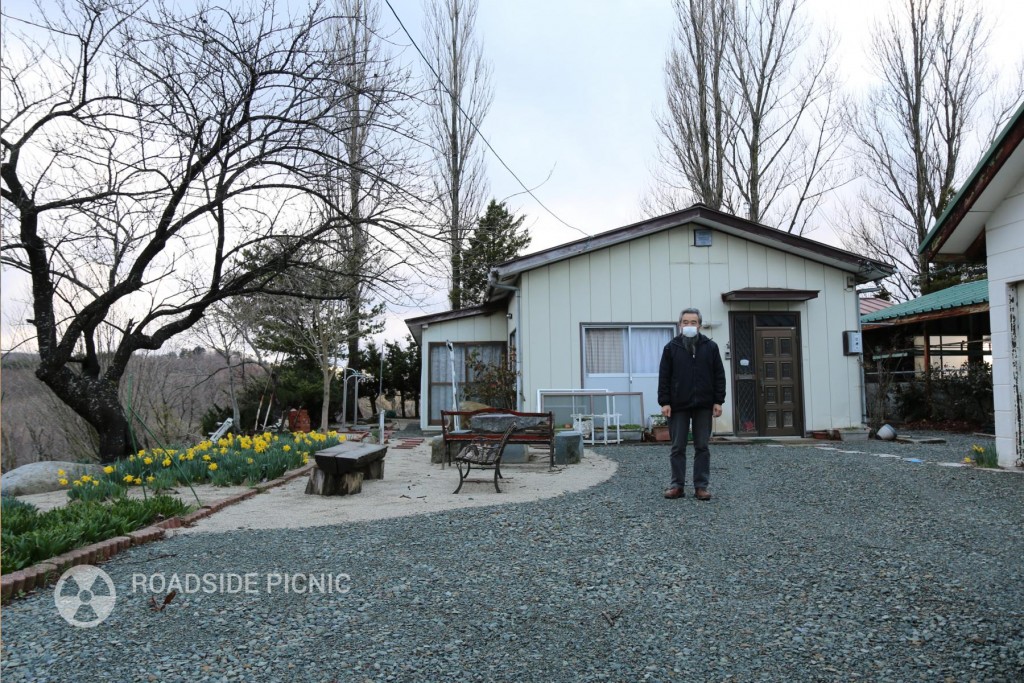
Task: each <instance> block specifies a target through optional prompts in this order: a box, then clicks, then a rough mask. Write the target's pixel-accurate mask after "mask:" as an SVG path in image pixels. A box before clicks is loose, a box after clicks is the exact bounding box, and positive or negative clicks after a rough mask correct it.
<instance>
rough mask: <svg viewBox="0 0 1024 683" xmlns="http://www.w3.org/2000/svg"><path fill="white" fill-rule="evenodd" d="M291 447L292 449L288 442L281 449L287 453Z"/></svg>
mask: <svg viewBox="0 0 1024 683" xmlns="http://www.w3.org/2000/svg"><path fill="white" fill-rule="evenodd" d="M291 449H292V447H291V446H289V445H288V444H285V445H284V447H283V448H282V449H281V450H282V451H284V452H285V453H287V452H288V451H290V450H291Z"/></svg>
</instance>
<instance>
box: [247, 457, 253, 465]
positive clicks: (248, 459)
mask: <svg viewBox="0 0 1024 683" xmlns="http://www.w3.org/2000/svg"><path fill="white" fill-rule="evenodd" d="M245 462H246V463H248V464H250V465H251V464H253V462H255V461H254V460H253V459H252V458H246V459H245Z"/></svg>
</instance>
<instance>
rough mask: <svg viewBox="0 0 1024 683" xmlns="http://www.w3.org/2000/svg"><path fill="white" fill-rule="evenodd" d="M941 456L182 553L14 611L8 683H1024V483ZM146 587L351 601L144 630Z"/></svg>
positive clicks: (237, 608) (731, 473)
mask: <svg viewBox="0 0 1024 683" xmlns="http://www.w3.org/2000/svg"><path fill="white" fill-rule="evenodd" d="M949 438H950V443H949V444H947V445H945V446H907V445H901V444H886V443H881V442H868V443H861V444H832V443H829V444H821V445H826V446H830V447H841V448H843V449H844V450H859V451H863V452H862V453H839V452H837V451H824V450H820V449H818V448H815V447H813V446H810V447H808V446H804V447H796V446H786V447H781V448H779V447H771V446H767V445H756V446H717V447H715V448H714V449H713V456H712V487H711V490H712V492H713V493H714V495H715V499H714V500H713V501H712V502H710V503H701V502H698V501H696V500H694V499H693V498H692V496H691V492H690V491H688V492H687V495H688V497H687V498H685V499H683V500H675V501H668V500H664V499H663V498H662V497H661V491H662V488H663V486H664V485H665V484H666V483H667V476H668V463H667V453H666V449H665V448H664V447H661V446H633V447H619V448H614V447H613V448H604V449H601V452H602V453H604V454H606V455H608V456H610V457H613V458H615V459H616V460H618V461H619V463H620V466H619V470H618V473H617V474H616V475H615V476H614V477H613V478H612V479H611V480H610V481H608V482H607V483H605V484H602V485H600V486H598V487H597V488H595V489H591V490H589V491H586V492H583V493H577V494H571V495H568V496H564V497H561V498H556V499H551V500H546V501H541V502H536V503H531V504H524V505H514V506H501V507H494V508H483V509H480V508H478V509H465V510H457V511H453V512H450V513H440V514H434V515H425V516H417V517H408V518H399V519H390V520H386V521H376V522H363V523H356V524H349V525H345V526H336V527H320V528H312V529H305V530H301V531H294V530H274V531H260V532H233V533H225V534H201V535H189V536H181V537H177V538H174V539H170V540H166V541H163V542H160V543H157V544H153V545H150V546H143V547H141V548H136V549H133V550H132V551H130V552H127V553H124V554H122V555H119V556H118V557H117V558H116V559H114V560H113V561H111V562H108V563H107V564H105V565H104V566H103V568H104V569H105V570H106V571H108V572H109V573H110V574H111V576H112V577H113V579H114V582H115V585H116V587H117V589H118V592H119V598H118V603H117V605H116V608H115V609H114V612H113V614H112V615H111V616H110V618H109V619H107V621H105V622H104V623H103V624H101V625H100V626H98V627H97V628H93V629H78V628H73V627H71V626H68V625H67V624H65V623H64V621H63V620H61V618H60V617H59V616H58V615H57V613H56V610H55V609H54V603H53V593H52V590H48V591H44V592H41V593H40V594H39V595H34V596H30V597H28V598H27V599H23V600H19V601H16V602H14V603H13V604H11V605H10V606H7V607H5V608H4V609H3V620H2V628H3V636H4V637H3V649H2V655H3V661H2V675H3V680H4V681H5V683H6V682H9V681H27V680H33V681H72V680H74V681H92V680H96V681H156V680H160V681H234V680H239V681H241V680H245V681H364V680H367V681H448V680H464V681H476V680H480V681H490V680H495V681H538V682H540V681H544V682H545V683H547V682H550V681H640V680H650V681H667V680H683V679H685V680H709V681H725V680H735V681H793V680H801V681H804V680H825V681H833V680H843V681H849V680H866V681H901V682H902V681H916V680H922V681H946V680H950V681H970V680H976V681H1021V680H1024V475H1020V474H1006V473H1003V474H1000V473H991V472H983V471H979V470H974V469H959V468H950V467H940V466H938V465H937V464H935V463H937V462H939V461H946V462H951V461H957V460H960V459H961V458H962V457H963V455H965V454H966V453H967V450H968V449H969V447H970V444H971V443H974V442H977V441H978V439H976V438H971V437H949ZM879 454H894V455H899V456H901V457H916V458H919V459H921V460H924V461H925V462H922V463H912V462H907V461H904V460H899V459H895V458H883V457H879ZM473 495H498V494H491V493H486V494H485V493H480V494H475V493H474V494H473ZM157 571H159V572H163V573H165V574H167V575H170V574H171V573H174V572H177V573H178V574H179V575H183V574H185V573H190V572H191V573H198V574H201V573H204V572H234V573H239V574H242V573H246V572H255V573H257V574H260V575H261V576H265V575H266V574H267V573H270V572H274V571H288V572H295V573H320V572H334V573H338V572H344V573H347V574H349V575H350V577H351V582H350V587H351V590H350V592H348V593H347V594H344V595H338V594H334V595H329V594H319V593H317V594H298V595H296V594H292V593H289V594H284V593H282V592H280V591H279V590H278V591H275V592H273V593H270V594H267V593H264V592H261V593H260V594H257V595H249V596H240V595H223V594H193V595H185V596H179V597H177V598H176V599H175V600H174V601H173V602H171V604H170V605H169V606H168V607H167V609H166V610H165V611H163V612H156V611H153V610H152V609H151V608H150V607H149V606H148V605H147V601H148V596H145V595H142V594H132V593H131V575H132V573H133V572H140V573H145V574H149V573H150V572H157Z"/></svg>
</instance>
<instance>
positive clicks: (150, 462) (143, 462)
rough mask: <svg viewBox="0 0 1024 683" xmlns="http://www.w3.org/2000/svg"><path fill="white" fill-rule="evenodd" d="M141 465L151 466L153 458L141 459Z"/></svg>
mask: <svg viewBox="0 0 1024 683" xmlns="http://www.w3.org/2000/svg"><path fill="white" fill-rule="evenodd" d="M142 464H143V465H152V464H153V458H143V459H142Z"/></svg>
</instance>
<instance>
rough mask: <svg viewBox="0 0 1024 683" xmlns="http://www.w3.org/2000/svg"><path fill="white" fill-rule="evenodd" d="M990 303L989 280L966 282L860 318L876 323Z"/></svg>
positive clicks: (862, 320) (866, 321) (863, 320)
mask: <svg viewBox="0 0 1024 683" xmlns="http://www.w3.org/2000/svg"><path fill="white" fill-rule="evenodd" d="M984 303H988V280H977V281H976V282H965V283H964V284H962V285H954V286H952V287H948V288H946V289H942V290H939V291H938V292H932V293H931V294H925V295H924V296H920V297H918V298H916V299H911V300H910V301H904V302H903V303H901V304H896V305H895V306H890V307H889V308H886V309H883V310H881V311H876V312H875V313H870V314H868V315H862V316H861V317H860V321H861V323H876V322H881V321H883V320H892V319H894V318H903V317H906V316H910V315H918V314H921V313H931V312H933V311H942V310H947V309H953V308H960V307H961V306H970V305H971V304H984Z"/></svg>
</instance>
